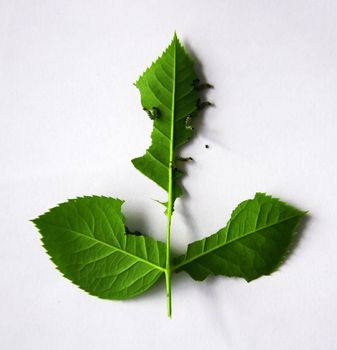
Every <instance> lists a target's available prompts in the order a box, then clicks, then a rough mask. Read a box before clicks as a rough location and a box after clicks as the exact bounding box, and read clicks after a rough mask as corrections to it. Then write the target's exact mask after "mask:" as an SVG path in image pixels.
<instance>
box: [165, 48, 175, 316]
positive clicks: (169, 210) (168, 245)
mask: <svg viewBox="0 0 337 350" xmlns="http://www.w3.org/2000/svg"><path fill="white" fill-rule="evenodd" d="M174 45H176V44H174ZM173 62H174V67H173V79H172V82H173V84H172V85H173V86H172V106H171V130H170V140H171V143H170V166H169V183H168V200H167V212H166V215H167V229H166V269H165V278H166V300H167V315H168V317H169V318H171V315H172V306H171V219H172V212H173V159H174V117H175V88H176V86H175V83H176V47H174V59H173Z"/></svg>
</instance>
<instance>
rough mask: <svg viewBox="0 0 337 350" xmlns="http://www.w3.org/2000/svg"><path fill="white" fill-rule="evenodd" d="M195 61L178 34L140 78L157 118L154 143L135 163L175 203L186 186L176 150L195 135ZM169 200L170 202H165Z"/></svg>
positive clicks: (142, 91)
mask: <svg viewBox="0 0 337 350" xmlns="http://www.w3.org/2000/svg"><path fill="white" fill-rule="evenodd" d="M193 66H194V62H193V61H192V59H191V58H190V57H189V56H188V54H187V53H186V51H185V49H184V48H183V46H182V45H181V44H180V42H179V40H178V38H177V36H176V35H174V37H173V40H172V42H171V44H170V45H169V46H168V48H167V49H166V50H165V51H164V53H163V54H162V56H161V57H159V58H158V59H157V60H156V61H155V62H154V63H153V64H152V65H151V67H150V68H148V69H147V70H146V71H145V72H144V73H143V74H142V76H141V77H140V78H139V79H138V80H137V82H136V84H135V85H136V87H137V88H138V89H139V91H140V94H141V103H142V106H143V109H145V110H146V111H147V113H148V114H149V115H150V117H151V119H153V131H152V134H151V138H152V144H151V146H150V147H149V148H148V149H147V150H146V153H145V154H144V155H143V156H142V157H139V158H135V159H133V160H132V163H133V165H134V166H135V167H136V168H137V169H138V170H139V171H140V172H141V173H143V174H144V175H146V176H147V177H149V178H150V179H151V180H153V181H154V182H155V183H157V184H158V185H159V186H160V187H162V188H163V189H164V190H165V191H167V192H170V191H171V192H172V206H173V203H174V200H175V199H176V198H177V197H179V196H180V195H181V193H182V190H181V188H180V186H179V184H178V182H177V181H178V179H179V178H180V177H181V175H182V172H181V171H180V170H178V169H177V167H176V164H174V162H175V159H176V158H177V156H176V151H177V149H178V148H179V147H181V146H182V145H184V144H185V143H186V142H187V141H188V140H189V139H190V138H191V136H192V132H193V128H192V125H191V123H192V119H193V117H194V116H195V114H196V112H197V109H198V91H197V87H196V84H195V83H196V81H197V77H196V75H195V72H194V69H193ZM163 204H166V205H167V204H168V203H163Z"/></svg>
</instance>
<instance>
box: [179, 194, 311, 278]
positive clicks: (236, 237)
mask: <svg viewBox="0 0 337 350" xmlns="http://www.w3.org/2000/svg"><path fill="white" fill-rule="evenodd" d="M304 215H305V213H304V212H302V211H300V210H298V209H296V208H294V207H292V206H290V205H288V204H285V203H283V202H281V201H280V200H278V199H276V198H272V197H270V196H267V195H266V194H263V193H257V194H256V195H255V198H254V199H250V200H246V201H244V202H242V203H241V204H239V206H238V207H237V208H236V209H235V210H234V211H233V213H232V216H231V218H230V220H229V222H228V224H227V226H226V227H224V228H222V229H221V230H220V231H218V232H217V233H215V234H213V235H212V236H209V237H207V238H204V239H202V240H200V241H196V242H194V243H191V244H189V246H188V248H187V252H186V254H184V255H182V256H180V257H178V258H176V259H175V261H174V265H175V266H174V268H173V269H174V270H175V271H177V272H178V271H186V272H187V273H188V274H189V275H190V276H191V277H192V278H193V279H195V280H198V281H202V280H204V279H205V278H206V277H207V276H209V275H224V276H229V277H231V276H233V277H242V278H244V279H245V280H247V281H251V280H254V279H256V278H258V277H260V276H262V275H269V274H270V273H272V272H273V271H275V270H276V269H277V268H278V266H279V265H280V264H281V263H282V262H283V260H284V258H285V257H286V255H287V252H288V251H289V248H290V246H291V244H292V242H293V241H294V237H295V233H296V229H297V227H298V224H299V222H300V220H301V218H302V217H303V216H304Z"/></svg>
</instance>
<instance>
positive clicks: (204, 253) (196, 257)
mask: <svg viewBox="0 0 337 350" xmlns="http://www.w3.org/2000/svg"><path fill="white" fill-rule="evenodd" d="M303 215H305V213H299V214H297V215H293V216H291V217H288V218H286V219H284V220H280V221H278V222H276V223H273V224H270V225H266V226H263V227H261V228H259V229H257V230H255V231H251V232H248V233H246V234H245V235H243V236H240V237H239V238H235V239H231V240H230V241H225V242H224V243H223V244H220V245H217V246H216V247H215V248H211V249H209V250H207V251H204V252H203V253H202V254H198V255H195V256H194V257H193V258H191V259H188V260H184V261H183V262H181V263H180V264H178V265H174V266H173V267H172V271H177V270H178V269H179V268H181V267H183V266H184V265H188V264H189V263H190V262H192V261H194V260H197V259H199V258H201V257H203V256H205V255H207V254H209V253H212V252H214V251H215V250H218V249H220V248H222V247H224V246H226V245H229V244H231V243H233V242H237V241H239V240H241V239H243V238H245V237H247V236H250V235H252V234H254V233H257V232H259V231H262V230H265V229H267V228H269V227H272V226H275V225H278V224H280V223H282V222H286V221H290V220H292V219H294V218H296V217H301V216H303ZM227 233H228V232H227ZM227 233H226V234H227ZM201 241H203V242H206V238H204V239H202V240H201ZM191 244H193V243H191ZM186 254H187V252H186ZM186 254H185V255H186Z"/></svg>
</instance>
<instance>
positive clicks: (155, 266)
mask: <svg viewBox="0 0 337 350" xmlns="http://www.w3.org/2000/svg"><path fill="white" fill-rule="evenodd" d="M45 225H47V226H51V227H54V228H57V229H59V230H64V231H68V232H72V233H75V234H77V235H80V236H83V237H84V238H87V239H90V240H92V241H94V242H96V243H99V244H102V245H105V246H106V247H109V248H111V249H113V250H116V251H118V252H120V253H123V254H125V255H128V256H131V257H132V258H134V259H136V260H139V261H141V262H143V263H145V264H148V265H150V266H152V267H154V268H156V269H157V270H160V271H162V272H165V268H163V267H161V266H159V265H156V264H154V263H152V262H150V261H148V260H145V259H143V258H140V257H139V256H137V255H134V254H132V253H129V252H128V251H126V250H123V249H120V248H117V247H115V246H113V245H111V244H109V243H106V242H103V241H100V240H98V239H97V238H95V237H92V236H87V235H85V234H83V233H81V232H79V231H76V230H72V229H69V228H64V227H60V226H57V225H53V224H48V223H47V224H45ZM124 234H125V233H124ZM125 235H126V234H125ZM126 239H127V237H126Z"/></svg>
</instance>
